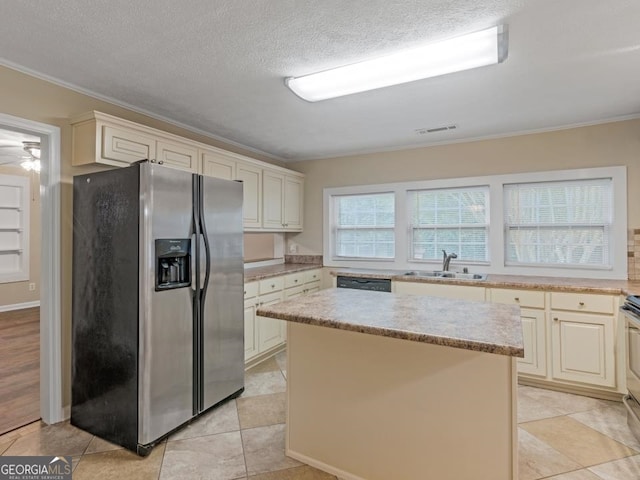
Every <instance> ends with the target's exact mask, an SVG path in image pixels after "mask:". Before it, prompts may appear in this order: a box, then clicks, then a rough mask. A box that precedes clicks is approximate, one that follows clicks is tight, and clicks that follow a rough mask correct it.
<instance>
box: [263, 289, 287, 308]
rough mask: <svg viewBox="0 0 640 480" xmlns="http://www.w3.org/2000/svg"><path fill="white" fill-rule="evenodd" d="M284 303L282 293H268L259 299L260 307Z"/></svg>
mask: <svg viewBox="0 0 640 480" xmlns="http://www.w3.org/2000/svg"><path fill="white" fill-rule="evenodd" d="M281 301H282V291H279V292H274V293H268V294H267V295H260V298H258V306H260V305H273V304H274V303H279V302H281Z"/></svg>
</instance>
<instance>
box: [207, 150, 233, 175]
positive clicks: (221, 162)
mask: <svg viewBox="0 0 640 480" xmlns="http://www.w3.org/2000/svg"><path fill="white" fill-rule="evenodd" d="M200 162H201V166H200V167H201V168H200V172H202V174H203V175H207V176H208V177H215V178H222V179H224V180H238V177H237V176H236V163H237V162H236V160H235V159H234V158H233V157H231V156H227V155H224V154H223V153H221V152H216V151H213V150H202V149H201V150H200Z"/></svg>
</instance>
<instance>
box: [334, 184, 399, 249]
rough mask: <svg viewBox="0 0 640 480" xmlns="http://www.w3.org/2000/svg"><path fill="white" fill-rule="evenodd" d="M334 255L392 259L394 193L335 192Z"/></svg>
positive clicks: (393, 243)
mask: <svg viewBox="0 0 640 480" xmlns="http://www.w3.org/2000/svg"><path fill="white" fill-rule="evenodd" d="M333 199H334V202H335V203H334V209H335V215H336V219H335V223H334V225H335V227H334V228H335V229H334V232H333V233H334V238H335V240H334V245H335V252H334V257H339V258H352V259H365V258H366V259H393V258H394V256H395V233H394V232H395V195H394V194H393V193H374V194H365V195H340V196H334V197H333Z"/></svg>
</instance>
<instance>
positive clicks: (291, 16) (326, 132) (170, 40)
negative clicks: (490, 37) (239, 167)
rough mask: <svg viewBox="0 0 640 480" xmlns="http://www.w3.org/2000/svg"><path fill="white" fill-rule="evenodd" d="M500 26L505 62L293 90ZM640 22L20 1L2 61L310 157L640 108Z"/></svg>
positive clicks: (518, 4)
mask: <svg viewBox="0 0 640 480" xmlns="http://www.w3.org/2000/svg"><path fill="white" fill-rule="evenodd" d="M501 23H505V24H508V28H509V58H508V59H507V60H506V62H505V63H503V64H500V65H497V66H491V67H484V68H480V69H476V70H473V71H467V72H460V73H456V74H452V75H447V76H442V77H437V78H432V79H427V80H421V81H416V82H412V83H409V84H405V85H399V86H395V87H389V88H385V89H380V90H376V91H371V92H365V93H360V94H356V95H350V96H346V97H341V98H337V99H333V100H327V101H323V102H318V103H307V102H305V101H304V100H301V99H300V98H298V97H296V96H295V95H294V94H293V93H291V92H290V91H289V90H288V89H287V88H286V87H285V86H284V82H283V80H284V78H285V77H287V76H299V75H304V74H307V73H311V72H314V71H318V70H323V69H327V68H330V67H333V66H339V65H344V64H349V63H353V62H356V61H360V60H362V59H366V58H371V57H376V56H380V55H383V54H386V53H389V52H393V51H395V50H397V49H401V48H406V47H413V46H417V45H422V44H424V43H428V42H431V41H435V40H441V39H445V38H449V37H453V36H456V35H460V34H464V33H469V32H473V31H477V30H481V29H483V28H486V27H489V26H492V25H496V24H501ZM638 25H640V1H638V0H607V1H602V0H561V1H558V0H535V1H533V0H528V1H527V0H517V1H516V0H512V1H508V0H458V1H451V0H415V1H411V0H407V1H400V0H398V1H391V0H349V1H344V0H323V1H322V2H315V1H309V0H307V1H304V0H243V1H234V0H218V1H212V0H181V1H179V2H176V1H174V0H153V1H151V0H147V1H131V0H126V1H125V0H108V1H107V0H97V1H91V2H87V1H86V0H65V1H63V2H41V1H37V0H21V1H20V2H11V8H4V9H3V13H2V16H0V63H3V64H5V65H7V66H11V67H13V68H18V69H21V70H24V71H27V72H31V73H34V74H38V75H41V76H44V77H46V78H51V79H55V80H57V81H59V82H62V83H63V84H67V85H72V86H74V87H76V88H79V89H81V90H84V91H89V92H93V94H95V95H97V96H100V97H102V98H105V97H106V98H109V99H111V100H112V101H116V102H117V103H120V104H125V105H128V106H130V107H132V108H135V109H136V110H139V111H143V112H146V113H150V114H152V115H153V116H156V117H160V118H165V119H170V120H171V121H173V122H174V123H178V124H182V125H186V126H188V127H191V128H192V129H194V130H200V131H204V132H207V133H209V134H211V135H212V136H216V137H218V138H223V139H226V140H229V141H232V142H235V143H238V144H241V145H243V146H246V147H250V148H252V149H254V150H258V151H261V152H264V153H267V154H270V155H272V156H274V157H275V158H280V159H283V160H298V159H306V158H322V157H330V156H336V155H342V154H349V153H359V152H368V151H378V150H389V149H396V148H409V147H412V146H413V147H417V146H421V145H428V144H433V143H446V142H453V141H460V140H465V139H471V138H483V137H492V136H500V135H508V134H514V133H517V132H526V131H536V130H544V129H553V128H560V127H562V126H569V125H576V124H582V123H591V122H599V121H604V120H608V119H615V118H623V117H625V116H629V115H638V114H640V28H638ZM78 113H82V112H78ZM449 124H455V125H457V129H455V130H449V131H446V132H441V133H434V134H426V135H418V134H416V132H415V130H416V129H421V128H431V127H438V126H441V125H449Z"/></svg>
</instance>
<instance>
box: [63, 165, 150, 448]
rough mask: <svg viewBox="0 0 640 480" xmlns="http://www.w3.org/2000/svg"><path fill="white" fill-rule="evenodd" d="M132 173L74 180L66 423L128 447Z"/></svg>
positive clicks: (132, 408)
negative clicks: (68, 416)
mask: <svg viewBox="0 0 640 480" xmlns="http://www.w3.org/2000/svg"><path fill="white" fill-rule="evenodd" d="M139 178H140V169H139V167H138V166H131V167H128V168H122V169H117V170H110V171H106V172H100V173H94V174H89V175H82V176H77V177H75V178H74V181H73V320H72V348H73V351H72V391H71V423H72V424H73V425H75V426H77V427H79V428H81V429H83V430H86V431H88V432H90V433H93V434H94V435H97V436H99V437H101V438H104V439H106V440H108V441H110V442H113V443H116V444H119V445H122V446H124V447H126V448H129V449H131V450H134V451H135V449H136V445H137V437H138V377H137V375H138V268H139V267H138V265H139V261H138V256H139V252H138V229H139V217H140V198H139V185H140V180H139Z"/></svg>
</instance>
